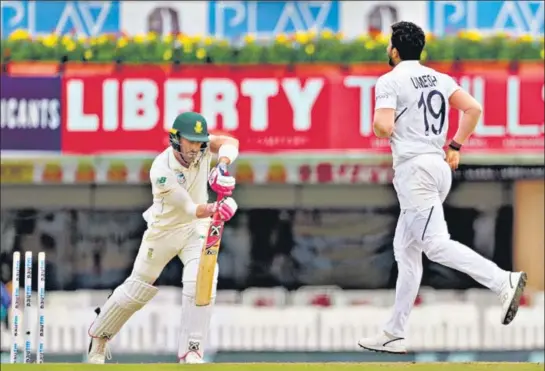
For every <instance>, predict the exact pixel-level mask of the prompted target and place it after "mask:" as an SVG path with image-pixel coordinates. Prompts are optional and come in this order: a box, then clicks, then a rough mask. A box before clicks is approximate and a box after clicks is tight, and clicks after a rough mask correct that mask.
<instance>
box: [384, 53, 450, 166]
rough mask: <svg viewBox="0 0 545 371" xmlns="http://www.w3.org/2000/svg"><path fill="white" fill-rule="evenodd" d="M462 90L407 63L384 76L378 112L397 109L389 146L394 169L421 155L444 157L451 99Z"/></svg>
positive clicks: (445, 78) (446, 78)
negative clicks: (382, 109)
mask: <svg viewBox="0 0 545 371" xmlns="http://www.w3.org/2000/svg"><path fill="white" fill-rule="evenodd" d="M459 88H460V87H459V86H458V84H457V83H456V82H455V81H454V79H452V77H450V76H448V75H445V74H444V73H440V72H437V71H435V70H434V69H432V68H429V67H426V66H423V65H421V64H420V63H419V62H418V61H404V62H401V63H399V64H398V65H397V66H396V67H395V68H394V69H393V70H392V71H390V72H388V73H386V74H385V75H383V76H381V77H380V78H379V79H378V81H377V84H376V87H375V102H376V103H375V109H379V108H393V109H395V126H394V132H393V134H392V137H391V138H390V143H391V146H392V156H393V165H394V168H395V167H396V166H397V165H398V164H400V163H402V162H403V161H406V160H408V159H410V158H413V157H415V156H418V155H422V154H438V155H441V156H443V157H444V156H445V152H444V149H443V147H444V145H445V142H446V138H447V131H448V124H449V123H448V113H449V102H448V101H449V98H450V96H451V95H452V94H453V93H454V92H455V91H456V90H458V89H459Z"/></svg>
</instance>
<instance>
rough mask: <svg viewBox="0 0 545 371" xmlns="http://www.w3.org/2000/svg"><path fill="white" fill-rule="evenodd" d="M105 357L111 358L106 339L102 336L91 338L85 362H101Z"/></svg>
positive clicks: (104, 360)
mask: <svg viewBox="0 0 545 371" xmlns="http://www.w3.org/2000/svg"><path fill="white" fill-rule="evenodd" d="M106 359H108V360H110V359H112V353H111V352H110V348H109V347H108V340H107V339H103V338H92V339H91V342H90V343H89V352H88V353H87V363H94V364H103V363H106Z"/></svg>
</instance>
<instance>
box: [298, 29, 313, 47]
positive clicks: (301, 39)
mask: <svg viewBox="0 0 545 371" xmlns="http://www.w3.org/2000/svg"><path fill="white" fill-rule="evenodd" d="M309 40H310V37H309V35H308V34H306V33H305V32H303V31H297V32H296V33H295V41H297V42H298V43H299V44H302V45H304V44H307V43H308V42H309Z"/></svg>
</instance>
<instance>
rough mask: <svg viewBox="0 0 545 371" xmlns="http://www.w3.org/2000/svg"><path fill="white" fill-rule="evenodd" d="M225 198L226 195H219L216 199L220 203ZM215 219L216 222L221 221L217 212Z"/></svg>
mask: <svg viewBox="0 0 545 371" xmlns="http://www.w3.org/2000/svg"><path fill="white" fill-rule="evenodd" d="M224 197H225V195H224V194H223V193H218V197H216V202H218V203H219V202H220V201H221V200H223V199H224ZM213 219H214V221H219V220H220V213H219V212H217V211H216V212H215V213H214V216H213Z"/></svg>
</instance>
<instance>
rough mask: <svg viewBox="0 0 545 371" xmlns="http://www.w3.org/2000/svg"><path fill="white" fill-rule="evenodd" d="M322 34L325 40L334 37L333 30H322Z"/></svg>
mask: <svg viewBox="0 0 545 371" xmlns="http://www.w3.org/2000/svg"><path fill="white" fill-rule="evenodd" d="M320 36H322V38H323V39H325V40H331V39H332V38H333V36H334V35H333V32H331V30H328V29H325V30H323V31H322V32H320Z"/></svg>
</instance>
